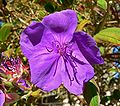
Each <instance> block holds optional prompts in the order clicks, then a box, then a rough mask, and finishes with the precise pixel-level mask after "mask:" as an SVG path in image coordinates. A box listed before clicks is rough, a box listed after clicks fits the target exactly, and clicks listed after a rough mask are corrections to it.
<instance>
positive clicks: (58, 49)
mask: <svg viewBox="0 0 120 106" xmlns="http://www.w3.org/2000/svg"><path fill="white" fill-rule="evenodd" d="M67 47H68V44H66V43H63V44H60V43H59V42H58V41H55V42H52V49H51V48H47V50H48V52H53V51H54V52H55V53H59V54H60V56H63V55H65V54H66V50H67Z"/></svg>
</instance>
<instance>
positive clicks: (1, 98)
mask: <svg viewBox="0 0 120 106" xmlns="http://www.w3.org/2000/svg"><path fill="white" fill-rule="evenodd" d="M4 102H5V94H4V93H3V92H2V90H0V106H3V104H4Z"/></svg>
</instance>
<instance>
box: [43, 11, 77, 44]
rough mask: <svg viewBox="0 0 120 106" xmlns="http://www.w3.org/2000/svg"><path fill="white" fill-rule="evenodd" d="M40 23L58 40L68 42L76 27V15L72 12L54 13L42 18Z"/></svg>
mask: <svg viewBox="0 0 120 106" xmlns="http://www.w3.org/2000/svg"><path fill="white" fill-rule="evenodd" d="M42 23H43V24H44V25H45V26H46V27H48V29H50V30H51V31H52V32H53V33H55V35H54V36H57V37H58V38H59V41H60V40H64V41H66V42H67V41H70V40H71V39H72V37H73V33H74V31H75V29H76V26H77V15H76V13H75V11H73V10H70V9H68V10H63V11H61V12H55V13H53V14H50V15H48V16H46V17H44V18H43V21H42Z"/></svg>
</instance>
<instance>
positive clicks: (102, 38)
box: [94, 28, 120, 45]
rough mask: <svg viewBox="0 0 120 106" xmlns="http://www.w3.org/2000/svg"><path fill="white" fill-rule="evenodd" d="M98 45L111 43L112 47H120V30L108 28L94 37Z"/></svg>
mask: <svg viewBox="0 0 120 106" xmlns="http://www.w3.org/2000/svg"><path fill="white" fill-rule="evenodd" d="M94 39H95V40H96V42H98V43H111V44H112V45H120V28H107V29H104V30H102V31H100V32H99V33H97V34H96V35H95V36H94Z"/></svg>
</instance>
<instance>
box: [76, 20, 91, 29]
mask: <svg viewBox="0 0 120 106" xmlns="http://www.w3.org/2000/svg"><path fill="white" fill-rule="evenodd" d="M88 23H90V21H89V20H82V21H81V22H80V24H78V26H77V31H80V30H82V29H83V28H84V26H85V25H86V24H88Z"/></svg>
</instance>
